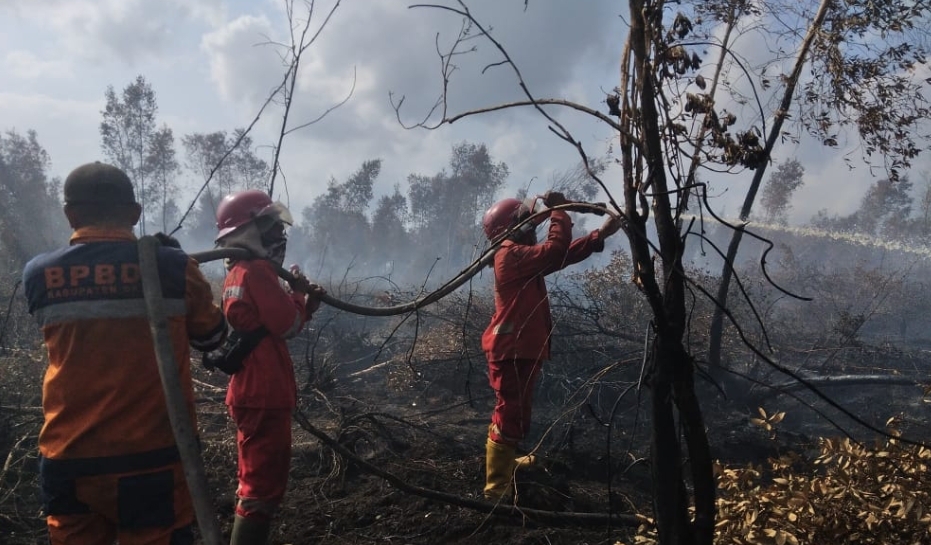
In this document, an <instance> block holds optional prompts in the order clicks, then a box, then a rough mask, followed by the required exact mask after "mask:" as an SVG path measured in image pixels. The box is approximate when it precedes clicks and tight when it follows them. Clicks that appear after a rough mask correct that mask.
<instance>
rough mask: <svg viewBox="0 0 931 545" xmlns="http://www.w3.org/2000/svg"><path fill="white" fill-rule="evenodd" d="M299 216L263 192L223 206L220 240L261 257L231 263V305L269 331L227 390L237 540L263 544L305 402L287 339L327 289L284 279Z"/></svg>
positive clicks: (241, 326)
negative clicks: (295, 420) (294, 421)
mask: <svg viewBox="0 0 931 545" xmlns="http://www.w3.org/2000/svg"><path fill="white" fill-rule="evenodd" d="M291 223H292V220H291V215H290V213H289V212H288V210H287V208H285V207H284V205H282V204H281V203H277V202H272V200H271V199H270V198H269V196H268V195H267V194H265V193H264V192H262V191H258V190H249V191H243V192H239V193H234V194H231V195H228V196H227V197H225V198H224V199H223V200H222V201H221V202H220V205H219V207H218V208H217V227H218V228H219V233H218V235H217V245H218V246H220V247H225V248H229V247H236V248H244V249H247V250H249V251H250V252H252V254H253V255H254V256H255V258H254V259H250V260H240V261H231V262H227V269H228V270H229V272H228V273H227V276H226V280H225V282H224V284H223V310H224V312H225V313H226V318H227V320H228V322H229V324H230V326H231V327H232V328H233V329H234V330H236V331H239V332H254V331H256V330H257V329H259V328H260V327H264V328H265V330H266V331H267V334H266V335H265V336H264V337H263V338H262V340H261V341H260V342H259V344H258V345H257V346H256V347H255V348H254V349H253V350H252V352H250V353H249V355H248V356H246V358H245V360H244V361H243V366H242V369H241V370H239V371H238V372H236V373H235V374H233V376H232V377H231V379H230V383H229V389H228V391H227V394H226V404H227V406H228V407H229V413H230V415H231V417H232V418H233V420H234V421H235V423H236V443H237V447H238V451H239V486H238V488H237V490H236V496H237V502H236V515H235V518H234V521H233V529H232V535H231V540H230V543H231V545H261V544H264V543H265V542H266V541H267V539H268V534H269V532H270V529H271V521H272V518H273V516H274V514H275V512H276V511H277V508H278V505H279V504H280V502H281V500H282V498H283V497H284V493H285V488H286V487H287V484H288V469H289V467H290V461H291V413H292V411H293V410H294V408H295V407H296V406H297V387H296V383H295V380H294V366H293V362H292V361H291V355H290V353H289V352H288V346H287V344H286V339H288V338H290V337H293V336H294V335H296V334H297V333H298V332H299V331H300V330H301V329H302V327H303V325H304V323H305V322H306V321H307V320H309V319H310V317H311V315H312V314H313V312H314V311H315V310H316V309H317V308H318V307H319V306H320V296H321V295H323V294H324V293H325V292H324V291H323V290H322V289H321V288H319V287H318V286H316V285H314V284H311V283H310V282H308V280H307V279H306V278H305V277H304V276H303V275H302V274H301V273H300V272H299V271H297V270H296V269H292V273H294V274H295V280H294V281H292V282H290V285H289V287H288V288H285V287H284V286H283V285H282V284H281V282H280V281H279V279H278V274H277V272H276V270H277V267H276V266H279V267H280V266H281V264H282V262H283V260H284V254H285V249H286V244H287V235H286V233H285V226H286V225H290V224H291Z"/></svg>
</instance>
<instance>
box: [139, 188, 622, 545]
mask: <svg viewBox="0 0 931 545" xmlns="http://www.w3.org/2000/svg"><path fill="white" fill-rule="evenodd" d="M551 210H566V211H572V212H583V213H593V214H597V215H604V214H606V213H607V214H610V215H612V216H613V217H617V215H616V213H614V212H613V211H611V210H610V209H608V208H607V207H606V206H604V205H603V204H600V203H599V204H592V203H581V202H579V203H567V204H564V205H559V206H554V207H552V208H549V209H545V210H541V211H539V212H535V213H532V214H531V215H530V216H528V217H527V218H525V219H524V220H523V221H521V222H520V223H518V224H517V225H515V226H514V227H512V228H511V229H509V230H508V231H507V232H506V233H504V234H503V235H501V236H500V237H498V238H497V239H495V240H494V241H493V242H492V244H491V245H490V247H489V248H488V249H487V250H485V252H483V253H482V255H481V256H480V257H479V258H478V259H476V260H475V261H474V262H472V264H471V265H469V266H468V267H466V268H465V269H463V270H462V272H460V273H459V274H458V275H456V277H455V278H453V279H452V280H450V281H449V282H447V283H446V284H444V285H443V286H441V287H440V288H439V289H437V290H435V291H433V292H431V293H429V294H427V295H425V296H423V297H420V298H418V299H415V300H414V301H411V302H408V303H404V304H401V305H395V306H391V307H366V306H361V305H355V304H353V303H349V302H346V301H341V300H339V299H336V298H334V297H332V296H330V295H323V296H322V297H321V301H322V302H323V303H326V304H327V305H330V306H332V307H335V308H337V309H340V310H344V311H346V312H352V313H355V314H362V315H366V316H394V315H398V314H404V313H407V312H412V311H414V310H417V309H420V308H423V307H425V306H427V305H429V304H431V303H434V302H436V301H439V300H440V299H442V298H443V297H445V296H446V295H448V294H449V293H451V292H452V291H454V290H455V289H456V288H458V287H459V286H461V285H462V284H464V283H465V282H467V281H468V280H469V279H470V278H472V277H473V276H475V274H477V273H478V272H479V271H481V270H482V269H483V268H485V267H486V266H488V265H489V264H490V263H491V261H492V259H493V258H494V254H495V251H496V250H497V249H498V247H500V246H501V243H503V242H504V241H505V240H507V238H508V236H510V235H511V234H512V233H514V232H516V231H517V230H518V229H520V228H521V227H522V226H524V225H526V224H527V223H528V222H535V223H536V224H539V223H541V222H542V221H543V220H544V219H546V218H547V217H548V216H549V213H550V211H551ZM159 245H160V243H159V241H158V240H157V239H156V238H155V237H152V236H144V237H141V238H140V239H139V269H140V271H141V274H142V289H143V295H144V297H145V304H146V310H147V312H148V317H149V328H150V330H151V332H152V340H153V344H154V345H155V357H156V360H157V361H158V371H159V376H160V377H161V382H162V389H163V390H164V392H165V402H166V404H167V408H168V419H169V421H170V423H171V428H172V431H173V433H174V436H175V442H176V443H177V445H178V452H179V455H180V457H181V464H182V466H183V468H184V476H185V479H186V480H187V484H188V489H189V490H190V493H191V498H192V500H193V505H194V513H195V515H196V517H197V525H198V528H199V529H200V533H201V537H202V539H203V542H204V543H205V544H206V545H221V536H220V529H219V526H218V524H217V520H216V517H215V516H214V511H213V504H212V502H211V499H210V498H211V496H210V493H209V487H208V484H207V476H206V472H205V471H204V464H203V460H202V459H201V457H200V446H199V443H198V440H197V434H196V432H195V430H194V428H193V426H192V421H193V420H192V415H190V414H188V413H187V410H186V407H187V404H186V402H185V397H184V394H183V392H182V391H181V380H180V374H179V373H178V364H177V362H176V361H175V357H174V349H173V345H172V340H171V334H170V332H169V329H168V317H167V315H166V313H165V305H164V299H163V296H162V287H161V280H160V278H159V274H158V257H157V255H158V247H159ZM189 255H190V257H192V258H193V259H194V260H196V261H197V262H198V263H205V262H208V261H215V260H218V259H251V258H253V256H252V254H251V252H249V251H248V250H245V249H241V248H217V249H214V250H208V251H205V252H197V253H192V254H189ZM276 268H277V272H278V275H279V276H280V277H281V278H283V279H284V280H286V281H293V280H294V278H295V277H294V275H293V274H291V272H290V271H288V270H286V269H284V268H283V267H281V266H276Z"/></svg>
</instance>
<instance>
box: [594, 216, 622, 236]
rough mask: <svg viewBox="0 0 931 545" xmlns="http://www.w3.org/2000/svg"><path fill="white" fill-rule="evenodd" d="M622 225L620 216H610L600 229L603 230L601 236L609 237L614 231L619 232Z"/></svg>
mask: <svg viewBox="0 0 931 545" xmlns="http://www.w3.org/2000/svg"><path fill="white" fill-rule="evenodd" d="M621 226H622V222H621V217H620V216H608V219H606V220H605V222H604V224H602V226H601V227H600V228H599V229H598V231H599V232H601V238H608V237H610V236H611V235H613V234H614V233H617V232H618V231H619V230H620V229H621Z"/></svg>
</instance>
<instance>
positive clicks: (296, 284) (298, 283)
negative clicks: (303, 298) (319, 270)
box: [288, 265, 311, 295]
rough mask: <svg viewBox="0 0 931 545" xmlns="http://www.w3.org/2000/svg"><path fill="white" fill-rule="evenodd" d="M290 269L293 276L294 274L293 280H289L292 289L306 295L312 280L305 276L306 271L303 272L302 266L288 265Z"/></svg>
mask: <svg viewBox="0 0 931 545" xmlns="http://www.w3.org/2000/svg"><path fill="white" fill-rule="evenodd" d="M288 271H289V272H290V273H291V276H293V278H292V279H291V280H288V285H289V286H291V290H292V291H294V292H296V293H303V294H305V295H306V294H307V293H308V292H309V291H310V286H311V284H310V280H307V277H306V276H304V273H302V272H301V268H300V267H298V266H297V265H291V266H290V267H288Z"/></svg>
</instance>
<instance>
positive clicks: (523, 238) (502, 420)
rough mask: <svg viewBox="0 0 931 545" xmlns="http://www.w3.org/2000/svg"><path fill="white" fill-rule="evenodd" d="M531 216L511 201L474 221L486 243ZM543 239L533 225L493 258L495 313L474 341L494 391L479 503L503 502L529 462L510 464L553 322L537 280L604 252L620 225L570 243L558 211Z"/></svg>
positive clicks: (552, 199)
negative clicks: (482, 498) (479, 346)
mask: <svg viewBox="0 0 931 545" xmlns="http://www.w3.org/2000/svg"><path fill="white" fill-rule="evenodd" d="M544 203H545V204H546V206H548V207H554V206H559V205H562V204H567V202H566V199H565V197H564V196H563V195H562V194H561V193H556V192H549V193H547V194H546V195H545V196H544ZM530 214H531V211H530V209H529V207H528V206H526V205H525V204H523V203H521V201H518V200H517V199H504V200H502V201H499V202H497V203H495V204H494V205H493V206H492V207H491V208H489V209H488V211H487V212H486V213H485V216H484V218H483V220H482V225H483V228H484V230H485V235H486V236H487V237H488V239H489V240H490V241H492V242H496V241H498V240H499V239H500V237H501V236H502V235H503V234H504V233H506V232H507V231H509V230H510V229H512V228H513V227H515V226H516V225H518V224H519V223H520V222H522V221H523V220H524V219H525V218H527V217H528V216H529V215H530ZM549 219H550V227H549V233H548V234H547V237H546V240H545V241H543V242H541V243H539V244H538V243H537V239H536V232H535V230H534V227H535V222H533V221H531V222H528V223H527V224H526V225H525V226H523V227H522V228H520V229H518V230H516V231H515V232H513V234H511V235H510V236H509V237H508V239H507V240H505V241H504V242H502V243H501V246H500V247H499V249H498V250H497V252H496V253H495V257H494V271H495V313H494V315H493V316H492V318H491V323H490V324H488V328H487V329H485V332H484V334H483V335H482V350H484V352H485V355H486V357H487V359H488V381H489V383H490V384H491V387H492V389H493V390H494V392H495V408H494V412H493V413H492V417H491V425H489V427H488V439H487V441H486V448H485V490H484V494H485V497H486V498H487V499H489V500H493V501H497V500H500V499H502V498H503V497H506V496H509V495H511V493H512V491H513V487H512V478H513V475H514V470H515V469H516V468H517V467H520V466H523V465H526V464H530V463H532V457H527V456H523V457H520V458H515V454H516V448H517V446H518V443H519V442H520V441H521V440H522V439H523V438H524V437H525V436H526V434H527V430H528V428H529V427H530V413H531V408H532V403H533V389H534V385H535V384H536V381H537V378H538V377H539V375H540V368H541V366H542V364H543V361H545V360H547V359H549V357H550V336H551V335H552V332H553V320H552V317H551V315H550V307H549V301H548V299H547V295H546V283H545V282H544V279H543V278H544V277H545V276H546V275H548V274H550V273H553V272H556V271H558V270H560V269H563V268H565V267H567V266H569V265H572V264H573V263H578V262H580V261H582V260H583V259H585V258H587V257H588V256H590V255H591V254H592V253H593V252H600V251H602V250H603V249H604V240H605V238H607V237H609V236H611V235H612V234H614V233H616V232H617V231H618V229H619V228H620V225H621V224H620V221H619V220H618V219H616V218H614V217H610V218H609V219H608V220H607V221H606V222H605V223H604V225H603V226H602V227H601V228H600V229H596V230H594V231H592V232H591V233H589V234H588V235H586V236H584V237H580V238H577V239H575V240H572V221H571V220H570V218H569V215H568V214H567V213H566V212H564V211H562V210H553V211H552V212H551V213H550V214H549Z"/></svg>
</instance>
